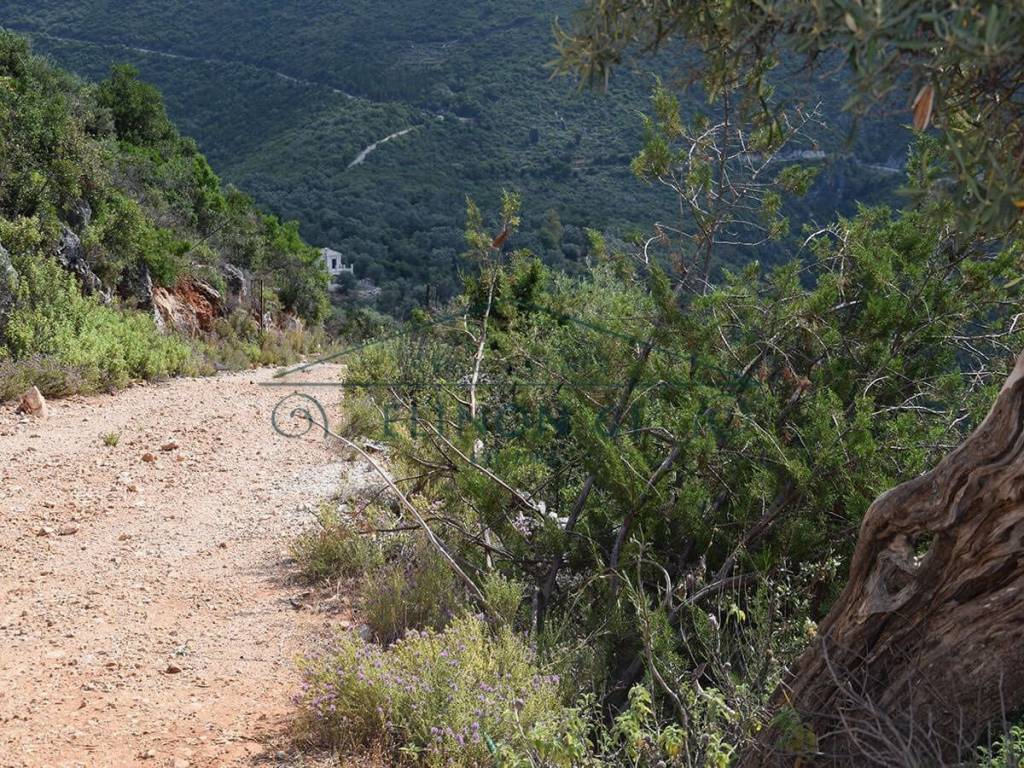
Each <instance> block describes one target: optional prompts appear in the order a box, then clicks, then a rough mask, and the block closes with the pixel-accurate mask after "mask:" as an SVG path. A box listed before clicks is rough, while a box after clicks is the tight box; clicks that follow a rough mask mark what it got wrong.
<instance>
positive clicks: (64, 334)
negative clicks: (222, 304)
mask: <svg viewBox="0 0 1024 768" xmlns="http://www.w3.org/2000/svg"><path fill="white" fill-rule="evenodd" d="M0 242H5V243H10V244H11V262H12V264H13V266H14V270H15V272H16V273H17V274H18V291H17V294H16V297H15V306H14V309H13V310H12V311H11V313H10V315H9V316H8V318H7V322H6V325H5V327H4V335H3V338H4V344H5V352H6V355H8V356H10V357H11V358H13V360H14V361H18V360H23V359H29V360H33V359H37V358H40V357H42V358H49V359H52V360H54V361H59V366H63V367H66V368H67V369H69V370H71V371H74V379H73V380H74V381H75V388H76V389H77V390H78V391H95V390H99V389H111V388H116V387H122V386H124V385H125V384H127V383H128V382H129V381H130V380H132V379H155V378H163V377H167V376H170V375H174V374H178V373H184V372H187V371H189V370H191V369H192V365H193V362H192V361H193V358H192V351H191V349H190V348H189V346H188V345H186V344H185V343H184V342H183V341H181V340H179V339H175V338H172V337H169V336H165V335H164V334H162V333H160V332H159V331H158V330H157V328H156V325H155V324H154V322H153V320H152V318H151V317H148V316H146V315H144V314H142V313H137V312H122V311H119V310H116V309H113V308H110V307H107V306H103V305H101V304H100V303H99V302H98V301H97V300H96V299H95V298H93V297H85V296H82V294H81V293H80V291H79V289H78V286H77V285H76V284H75V282H74V278H72V277H71V276H70V275H68V274H67V273H66V272H65V271H64V270H63V269H61V267H60V266H59V265H58V264H57V263H56V261H55V260H54V259H53V258H52V257H50V256H49V255H48V254H47V245H48V244H47V242H46V233H45V232H43V231H41V230H40V228H39V225H38V221H37V220H35V219H21V220H20V221H18V222H10V221H6V220H4V219H2V218H0ZM71 380H72V379H69V378H67V377H63V380H61V381H44V382H42V383H41V384H40V385H39V386H40V389H41V390H43V391H44V394H67V392H66V391H64V387H65V386H66V385H67V383H68V382H69V381H71ZM6 395H7V396H12V395H13V393H10V392H8V393H6Z"/></svg>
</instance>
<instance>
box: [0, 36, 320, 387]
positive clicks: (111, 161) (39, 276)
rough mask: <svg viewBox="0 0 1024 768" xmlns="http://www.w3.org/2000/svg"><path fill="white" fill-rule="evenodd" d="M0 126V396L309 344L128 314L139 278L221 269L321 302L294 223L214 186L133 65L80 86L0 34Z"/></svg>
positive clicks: (301, 338)
mask: <svg viewBox="0 0 1024 768" xmlns="http://www.w3.org/2000/svg"><path fill="white" fill-rule="evenodd" d="M0 136H2V137H3V140H2V141H0V374H2V376H0V399H6V398H10V397H13V396H16V395H18V394H20V393H21V391H23V390H24V389H25V388H27V387H28V386H31V385H36V386H38V387H39V388H40V390H41V391H43V393H44V394H47V395H65V394H71V393H75V392H93V391H98V390H110V389H114V388H118V387H122V386H124V385H125V384H127V383H128V382H130V381H132V380H135V379H149V380H158V379H162V378H165V377H167V376H173V375H179V374H199V373H210V372H213V371H214V370H216V369H218V368H243V367H248V366H250V365H254V364H259V365H274V364H278V365H280V364H286V363H290V362H292V361H294V360H295V359H296V358H297V357H298V356H300V355H303V354H306V353H308V352H309V351H311V350H312V349H313V348H314V347H315V346H317V345H318V344H319V343H320V341H321V339H320V338H319V336H318V335H317V334H309V333H303V332H300V331H295V332H278V331H268V332H263V331H260V330H259V329H258V328H256V327H255V323H253V322H252V320H251V319H249V320H248V321H247V322H240V321H237V320H232V321H230V322H229V321H225V322H224V323H220V324H218V329H217V332H215V333H213V334H211V335H210V337H209V338H208V339H204V340H202V341H193V340H186V339H183V338H179V337H177V336H176V335H174V334H173V333H162V332H161V331H160V329H158V328H157V326H156V323H155V321H154V320H153V318H152V317H151V316H150V315H149V314H148V313H145V312H140V311H135V308H136V307H142V306H146V305H147V304H148V295H147V288H146V286H149V285H150V283H152V285H155V286H163V287H170V286H173V285H174V284H175V283H176V281H177V280H178V278H179V277H182V276H188V275H191V276H195V277H197V278H203V279H207V280H213V281H214V282H217V281H220V282H221V283H223V278H222V277H221V274H220V272H221V270H222V269H223V268H225V266H226V265H229V264H230V265H232V266H233V267H234V268H236V270H237V269H242V270H249V271H250V272H253V273H259V274H260V275H261V284H262V282H265V283H266V289H267V300H268V302H270V304H272V305H273V306H274V307H277V308H280V309H282V310H286V311H288V312H290V313H292V314H294V315H298V316H300V317H302V318H303V319H304V320H305V321H306V322H307V323H309V324H310V325H311V326H313V327H315V326H316V325H317V324H318V323H319V322H320V321H321V320H322V319H323V317H324V316H325V314H326V310H327V304H328V302H327V291H326V288H327V274H326V272H325V270H324V269H323V264H322V260H321V259H320V256H319V253H318V252H317V251H316V250H315V249H314V248H312V247H310V246H309V245H307V244H306V243H304V242H303V241H302V239H301V237H300V236H299V233H298V227H297V225H295V224H293V223H282V222H280V221H279V220H278V219H277V218H276V217H273V216H267V215H264V214H263V213H261V212H260V211H259V210H257V209H256V207H255V206H254V205H253V203H252V201H251V200H249V199H248V198H247V197H246V196H245V195H243V194H241V193H240V192H238V191H237V190H235V189H232V188H226V187H223V186H222V185H221V182H220V179H218V178H217V176H216V174H215V173H214V172H213V170H212V169H211V167H210V166H209V164H208V163H207V161H206V160H205V158H204V157H203V156H202V154H200V153H199V151H198V149H197V147H196V145H195V142H193V141H191V140H189V139H187V138H184V137H182V136H180V135H179V133H178V132H177V130H176V129H175V127H174V125H173V124H172V123H171V122H170V120H169V119H168V117H167V114H166V111H165V109H164V105H163V101H162V99H161V97H160V94H159V93H158V92H157V91H156V89H155V88H153V87H152V86H150V85H147V84H145V83H143V82H141V81H140V80H139V79H138V77H137V73H136V72H135V71H134V70H132V69H131V68H130V67H115V68H114V69H113V71H112V73H111V76H110V78H108V79H107V80H105V81H103V82H102V83H100V84H99V85H97V86H89V85H86V84H84V83H82V82H80V81H78V80H76V79H74V78H73V77H71V76H70V75H68V74H66V73H64V72H61V71H60V70H58V69H56V68H55V67H53V66H52V64H50V63H49V62H47V61H45V60H43V59H41V58H39V57H36V56H33V55H32V54H31V52H30V51H29V48H28V45H27V44H26V42H25V41H24V40H22V39H20V38H18V37H16V36H15V35H13V34H10V33H8V32H3V31H0ZM58 258H59V259H60V262H58ZM72 272H74V273H75V274H76V275H77V277H73V276H72ZM79 283H80V284H79ZM86 294H89V295H86Z"/></svg>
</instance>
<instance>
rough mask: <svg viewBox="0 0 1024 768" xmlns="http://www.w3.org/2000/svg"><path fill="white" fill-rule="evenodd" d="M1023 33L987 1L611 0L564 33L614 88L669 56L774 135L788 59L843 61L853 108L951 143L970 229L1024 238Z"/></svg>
mask: <svg viewBox="0 0 1024 768" xmlns="http://www.w3.org/2000/svg"><path fill="white" fill-rule="evenodd" d="M1022 32H1024V8H1022V6H1021V5H1020V4H1019V3H990V2H983V1H982V0H969V1H968V2H962V3H945V4H935V3H931V2H927V0H899V1H898V2H892V3H886V4H884V5H865V4H861V3H850V2H835V3H784V2H769V3H764V2H760V1H759V0H740V1H739V2H723V1H722V0H699V2H688V3H679V4H676V3H655V4H653V5H651V4H648V3H642V2H638V0H611V1H610V2H605V1H602V2H588V3H587V4H586V6H585V9H584V10H583V11H582V12H581V13H580V14H578V15H577V16H576V17H575V19H574V23H573V25H572V27H571V28H570V29H569V30H559V45H560V49H561V53H562V58H561V62H560V66H561V67H562V69H563V70H565V71H572V72H575V73H577V74H579V75H581V76H582V77H583V78H585V79H587V80H589V81H591V82H594V81H596V82H606V81H607V79H608V77H609V74H610V71H611V70H612V68H614V67H616V66H618V65H619V64H620V63H621V62H622V61H623V60H624V59H626V58H627V57H631V56H634V55H639V56H642V55H649V54H651V53H652V52H654V51H657V50H662V53H663V56H662V61H661V63H660V66H664V58H665V56H669V57H671V59H672V61H673V62H675V63H676V65H677V67H678V68H679V69H681V70H683V72H684V74H685V76H686V78H687V79H688V81H691V82H692V81H699V82H700V83H701V84H702V85H703V88H704V90H705V91H706V92H707V94H708V95H709V96H710V97H711V99H713V100H729V99H732V100H733V101H734V102H735V103H736V104H738V105H739V106H740V107H741V109H740V111H739V112H738V113H737V115H736V117H738V118H739V119H741V120H742V119H744V118H746V119H754V120H765V119H767V120H769V121H770V122H772V123H774V122H778V113H777V112H776V111H775V109H774V107H773V106H771V102H772V99H771V96H772V94H773V92H774V91H775V89H776V88H779V89H782V88H785V87H786V85H787V80H789V79H790V78H791V77H792V74H791V72H790V69H791V68H790V67H787V66H784V65H783V62H785V61H786V58H787V56H794V57H798V58H801V59H804V60H805V61H806V62H807V63H808V64H813V63H815V62H816V61H819V60H824V61H835V62H836V63H838V62H840V61H844V62H846V64H847V67H846V71H847V73H848V75H849V78H850V81H851V83H852V85H853V91H852V93H851V94H850V95H849V98H848V99H847V101H846V103H845V104H844V105H843V108H844V109H846V110H850V111H853V112H854V113H857V114H859V115H869V114H871V113H872V112H875V111H877V110H878V108H879V107H880V106H888V105H890V104H892V103H893V102H896V103H902V104H907V105H909V104H911V103H912V104H913V123H914V126H915V128H916V129H918V130H924V129H927V128H928V126H929V125H930V124H934V125H935V126H936V127H937V128H938V129H939V131H940V135H941V146H942V149H943V153H942V155H943V156H942V173H943V175H944V176H946V177H947V178H949V179H951V180H953V181H954V182H955V183H954V184H952V185H949V187H948V188H947V189H944V190H941V191H942V192H944V193H945V194H946V196H947V199H949V200H950V201H952V202H953V203H954V204H956V206H957V214H958V216H959V218H960V221H961V226H962V227H963V228H964V229H966V230H968V231H972V232H973V231H978V230H981V231H987V232H989V233H991V232H993V231H1003V230H1006V229H1009V228H1013V227H1015V226H1017V224H1018V222H1019V221H1020V215H1021V214H1020V211H1021V208H1024V169H1022V166H1021V164H1020V162H1019V158H1020V156H1021V154H1022V152H1024V127H1022V126H1024V102H1022V101H1021V99H1020V98H1018V97H1017V94H1018V93H1019V91H1020V88H1021V86H1022V84H1024V65H1022V62H1024V34H1022ZM816 97H817V94H816V93H813V92H812V95H811V98H816ZM796 101H797V102H803V103H805V104H806V103H808V99H807V98H806V97H804V98H799V97H798V98H797V99H796ZM910 119H911V115H910V114H909V112H908V114H907V122H910ZM938 191H940V190H938V189H936V190H933V192H938Z"/></svg>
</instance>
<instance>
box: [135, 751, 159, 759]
mask: <svg viewBox="0 0 1024 768" xmlns="http://www.w3.org/2000/svg"><path fill="white" fill-rule="evenodd" d="M139 757H140V758H141V759H143V760H152V759H153V758H154V757H156V750H155V749H147V750H146V751H145V752H139Z"/></svg>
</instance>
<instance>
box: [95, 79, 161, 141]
mask: <svg viewBox="0 0 1024 768" xmlns="http://www.w3.org/2000/svg"><path fill="white" fill-rule="evenodd" d="M96 101H97V103H98V104H99V105H100V106H101V107H104V108H105V109H109V110H110V114H111V116H112V117H113V119H114V130H115V132H116V133H117V138H119V139H121V140H122V141H127V142H128V143H129V144H135V145H137V146H152V145H154V144H158V143H160V142H162V141H164V140H166V139H170V138H172V137H173V136H174V135H175V133H176V132H175V130H174V126H172V125H171V121H170V120H168V119H167V113H166V111H165V110H164V102H163V98H162V97H161V96H160V91H158V90H157V89H156V88H155V87H153V86H152V85H150V84H149V83H144V82H142V81H141V80H139V70H137V69H136V68H135V67H133V66H131V65H129V64H120V65H117V66H114V67H112V68H111V71H110V77H109V78H108V79H107V80H105V81H103V82H102V83H101V84H100V86H99V88H98V89H97V92H96Z"/></svg>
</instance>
